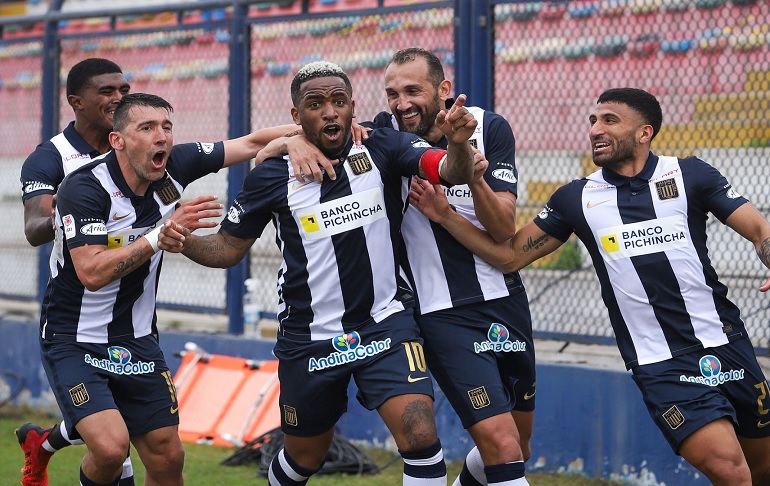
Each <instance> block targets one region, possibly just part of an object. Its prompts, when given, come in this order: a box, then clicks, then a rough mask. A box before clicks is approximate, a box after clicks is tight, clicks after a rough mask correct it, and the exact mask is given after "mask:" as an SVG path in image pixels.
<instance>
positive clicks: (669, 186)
mask: <svg viewBox="0 0 770 486" xmlns="http://www.w3.org/2000/svg"><path fill="white" fill-rule="evenodd" d="M655 189H657V190H658V199H660V200H661V201H665V200H666V199H676V198H678V197H679V189H678V188H677V187H676V180H675V179H664V180H662V181H658V182H656V183H655Z"/></svg>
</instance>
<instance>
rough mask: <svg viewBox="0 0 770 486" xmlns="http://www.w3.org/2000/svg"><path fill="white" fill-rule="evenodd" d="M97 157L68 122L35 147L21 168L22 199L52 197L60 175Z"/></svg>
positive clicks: (97, 153) (62, 176) (94, 151)
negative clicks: (62, 129) (60, 129)
mask: <svg viewBox="0 0 770 486" xmlns="http://www.w3.org/2000/svg"><path fill="white" fill-rule="evenodd" d="M99 155H100V154H99V152H98V151H97V150H95V149H94V148H93V147H91V146H90V145H89V144H88V142H86V141H85V140H83V137H81V136H80V134H79V133H78V132H77V131H75V122H70V124H69V125H67V128H65V129H64V131H63V132H61V133H59V134H57V135H56V136H54V137H53V138H52V139H50V140H48V141H46V142H43V143H41V144H40V145H38V146H37V147H36V148H35V151H34V152H32V153H31V154H30V155H29V157H27V160H25V161H24V165H22V167H21V197H22V200H24V201H26V200H27V199H29V198H31V197H35V196H40V195H43V194H56V189H57V188H58V187H59V184H61V181H62V180H64V176H66V175H67V174H69V173H70V172H72V171H73V170H75V169H77V168H78V167H81V166H82V165H84V164H87V163H88V162H90V161H91V160H92V159H94V158H95V157H98V156H99Z"/></svg>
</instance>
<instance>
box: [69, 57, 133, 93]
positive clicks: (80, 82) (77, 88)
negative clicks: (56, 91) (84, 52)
mask: <svg viewBox="0 0 770 486" xmlns="http://www.w3.org/2000/svg"><path fill="white" fill-rule="evenodd" d="M113 73H119V74H123V71H122V70H121V69H120V66H118V65H117V64H115V63H114V62H112V61H110V60H109V59H102V58H100V57H90V58H88V59H85V60H83V61H80V62H79V63H77V64H75V65H74V66H72V69H70V72H69V74H67V96H71V95H79V94H80V93H82V92H83V89H85V88H86V86H88V84H89V83H90V82H91V78H93V77H95V76H100V75H102V74H113Z"/></svg>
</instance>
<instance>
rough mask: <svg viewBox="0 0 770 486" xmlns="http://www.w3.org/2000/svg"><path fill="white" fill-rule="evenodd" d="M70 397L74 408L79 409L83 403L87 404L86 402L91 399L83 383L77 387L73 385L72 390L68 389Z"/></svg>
mask: <svg viewBox="0 0 770 486" xmlns="http://www.w3.org/2000/svg"><path fill="white" fill-rule="evenodd" d="M70 397H72V404H73V405H75V406H76V407H79V406H81V405H83V404H84V403H87V402H88V400H90V399H91V397H89V396H88V390H86V385H85V384H83V383H81V384H79V385H75V386H73V387H72V388H70Z"/></svg>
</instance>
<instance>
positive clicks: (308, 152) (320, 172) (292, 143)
mask: <svg viewBox="0 0 770 486" xmlns="http://www.w3.org/2000/svg"><path fill="white" fill-rule="evenodd" d="M286 148H287V151H288V153H289V161H290V162H291V166H292V168H293V170H294V178H295V179H297V180H298V181H303V182H304V181H306V180H314V181H316V182H323V180H324V172H326V173H327V174H329V178H330V179H332V180H334V179H335V178H336V177H337V173H336V172H334V162H335V161H332V160H329V159H328V158H326V156H325V155H324V154H323V152H321V150H319V148H318V147H316V146H315V145H313V144H312V143H310V141H309V140H308V139H307V138H306V137H305V136H304V135H297V136H294V137H291V138H290V139H289V140H287V141H286Z"/></svg>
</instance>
